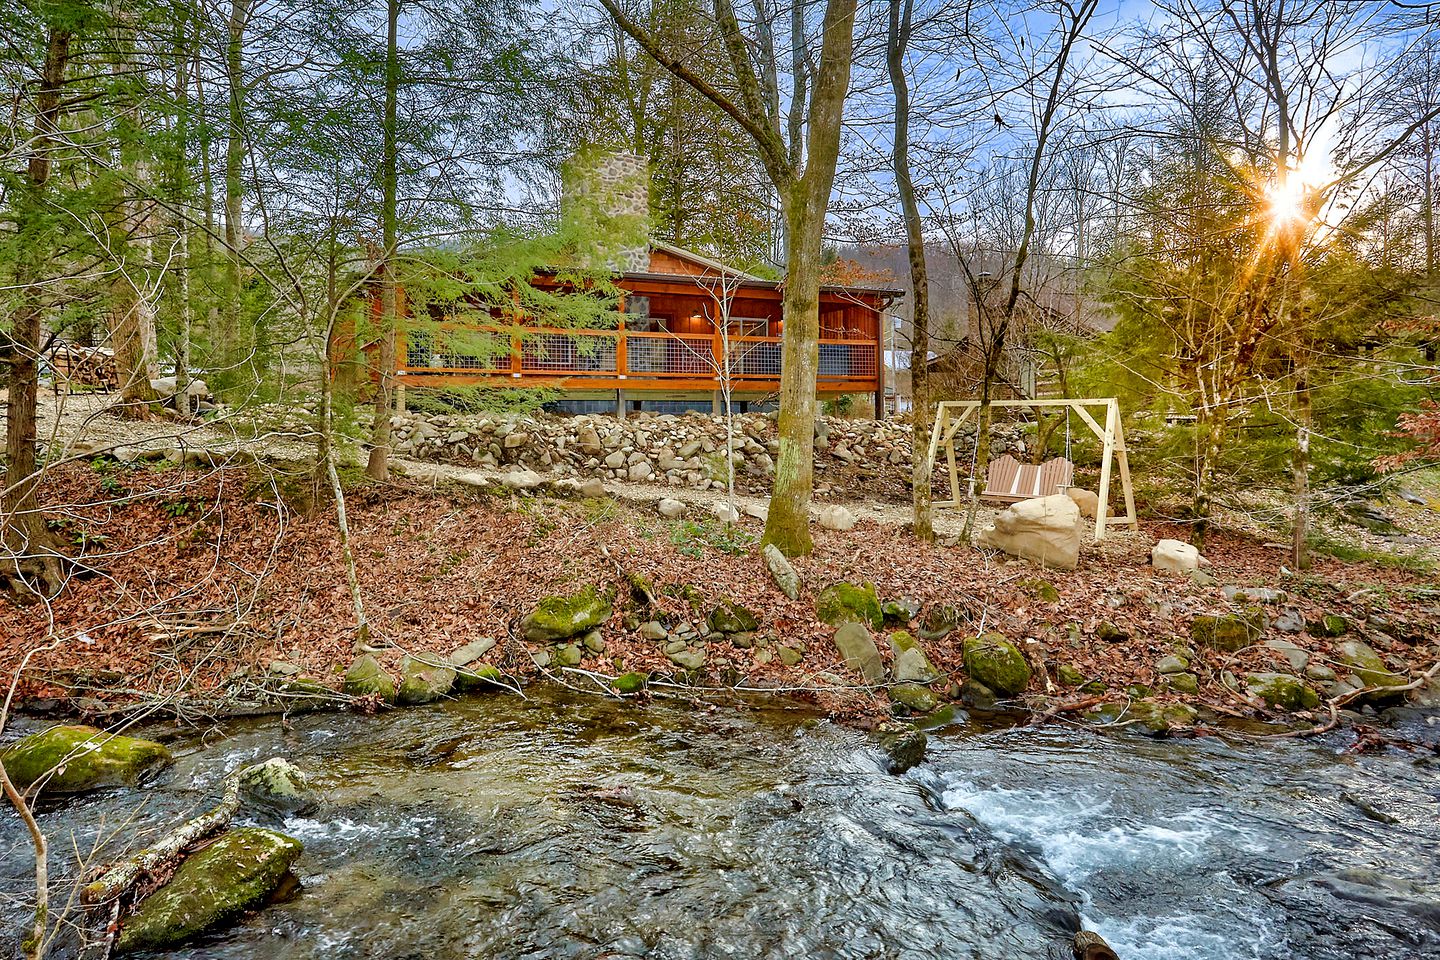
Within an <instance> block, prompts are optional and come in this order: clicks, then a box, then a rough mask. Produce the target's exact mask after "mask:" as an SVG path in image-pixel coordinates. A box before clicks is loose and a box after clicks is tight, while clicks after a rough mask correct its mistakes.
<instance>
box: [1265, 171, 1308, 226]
mask: <svg viewBox="0 0 1440 960" xmlns="http://www.w3.org/2000/svg"><path fill="white" fill-rule="evenodd" d="M1265 194H1266V199H1267V200H1268V202H1269V205H1270V219H1271V220H1272V221H1273V222H1274V223H1275V224H1276V225H1277V226H1285V225H1286V224H1291V223H1295V222H1296V221H1298V220H1303V219H1305V184H1304V182H1303V181H1302V180H1301V179H1300V178H1299V177H1298V176H1292V177H1290V178H1289V179H1288V180H1286V182H1285V183H1284V184H1283V185H1281V184H1278V183H1277V184H1272V185H1271V186H1270V188H1269V189H1267V190H1266V191H1265Z"/></svg>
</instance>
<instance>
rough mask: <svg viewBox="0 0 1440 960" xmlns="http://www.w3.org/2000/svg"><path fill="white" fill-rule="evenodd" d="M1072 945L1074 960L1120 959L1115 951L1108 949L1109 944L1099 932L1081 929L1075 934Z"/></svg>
mask: <svg viewBox="0 0 1440 960" xmlns="http://www.w3.org/2000/svg"><path fill="white" fill-rule="evenodd" d="M1072 946H1073V947H1074V949H1075V960H1120V958H1119V957H1118V956H1116V955H1115V951H1114V950H1111V949H1110V944H1108V943H1106V942H1105V938H1104V937H1102V936H1100V934H1098V933H1095V932H1093V931H1090V930H1081V931H1080V932H1079V933H1077V934H1075V940H1074V943H1073V944H1072Z"/></svg>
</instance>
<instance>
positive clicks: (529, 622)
mask: <svg viewBox="0 0 1440 960" xmlns="http://www.w3.org/2000/svg"><path fill="white" fill-rule="evenodd" d="M613 612H614V611H613V610H612V609H611V607H610V601H609V600H607V599H606V598H605V597H604V596H602V595H601V593H600V591H599V590H597V589H595V587H594V586H587V587H585V588H584V589H583V590H581V591H580V592H578V593H573V594H570V595H569V596H552V597H546V598H545V599H543V600H541V601H540V603H539V604H537V605H536V607H535V609H534V610H532V611H531V612H530V613H529V614H527V615H526V616H525V619H523V620H521V621H520V629H521V630H522V631H523V632H524V634H525V639H526V640H529V641H530V642H531V643H551V642H553V641H556V640H566V639H568V638H570V637H574V636H579V635H582V634H586V633H589V632H590V631H591V630H594V629H595V628H596V627H598V626H600V624H602V623H604V622H605V621H606V620H609V619H610V614H611V613H613Z"/></svg>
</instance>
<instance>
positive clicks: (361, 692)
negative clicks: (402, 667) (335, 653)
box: [344, 653, 395, 703]
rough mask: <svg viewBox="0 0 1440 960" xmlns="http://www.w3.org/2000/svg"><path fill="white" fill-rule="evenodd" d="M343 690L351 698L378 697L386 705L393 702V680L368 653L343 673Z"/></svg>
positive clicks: (357, 659)
mask: <svg viewBox="0 0 1440 960" xmlns="http://www.w3.org/2000/svg"><path fill="white" fill-rule="evenodd" d="M344 690H345V692H346V693H348V694H349V695H350V696H352V697H379V698H380V699H381V700H383V701H385V702H386V703H394V702H395V678H394V677H392V676H390V674H389V673H387V672H386V671H385V668H384V667H382V666H380V661H379V660H376V659H375V658H374V657H372V656H371V655H370V654H368V653H367V654H365V655H364V656H363V657H358V658H356V660H355V662H354V663H352V664H350V669H349V670H346V671H345V685H344Z"/></svg>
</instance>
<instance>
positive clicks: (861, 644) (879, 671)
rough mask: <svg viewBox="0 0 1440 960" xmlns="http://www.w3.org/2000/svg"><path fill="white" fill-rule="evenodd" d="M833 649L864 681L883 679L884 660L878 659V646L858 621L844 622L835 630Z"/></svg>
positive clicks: (874, 681) (870, 681)
mask: <svg viewBox="0 0 1440 960" xmlns="http://www.w3.org/2000/svg"><path fill="white" fill-rule="evenodd" d="M835 649H836V650H839V651H840V657H841V659H843V660H844V661H845V666H847V667H849V668H850V669H851V670H854V671H855V672H856V673H858V674H860V675H861V676H862V677H864V678H865V682H866V683H879V682H880V681H882V680H884V679H885V662H884V661H883V660H881V659H880V648H879V647H877V646H875V638H874V637H872V636H870V631H869V630H867V629H865V627H864V626H863V625H861V624H858V623H844V624H841V625H840V629H839V630H836V631H835Z"/></svg>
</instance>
